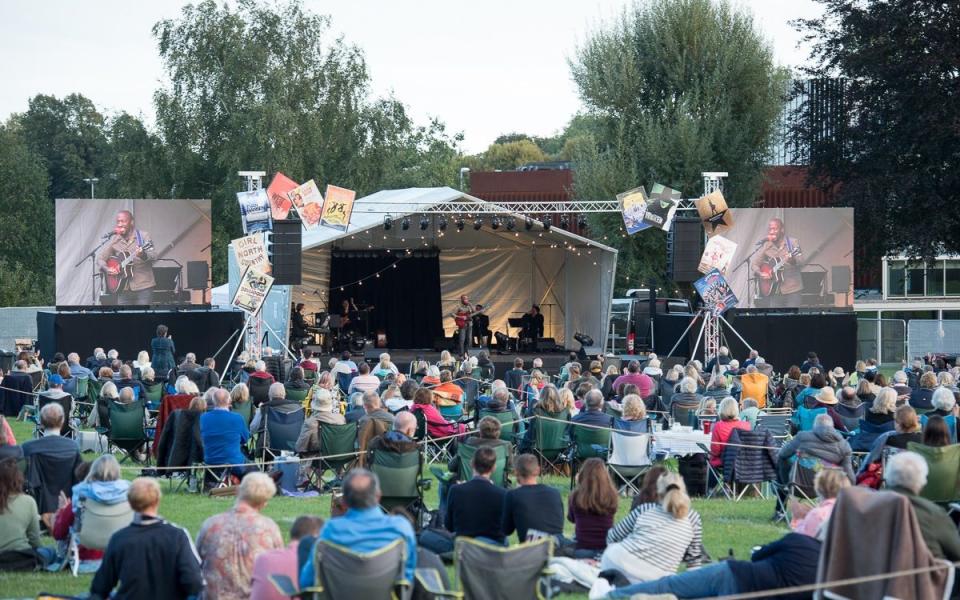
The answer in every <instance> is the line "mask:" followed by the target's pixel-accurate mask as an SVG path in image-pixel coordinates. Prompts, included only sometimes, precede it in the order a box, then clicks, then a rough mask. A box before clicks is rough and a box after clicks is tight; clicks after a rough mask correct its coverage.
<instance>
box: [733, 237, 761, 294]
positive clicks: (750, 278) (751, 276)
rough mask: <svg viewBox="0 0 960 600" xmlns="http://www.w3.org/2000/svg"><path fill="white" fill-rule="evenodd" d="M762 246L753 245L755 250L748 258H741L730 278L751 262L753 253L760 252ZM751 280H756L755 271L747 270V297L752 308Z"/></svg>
mask: <svg viewBox="0 0 960 600" xmlns="http://www.w3.org/2000/svg"><path fill="white" fill-rule="evenodd" d="M764 241H766V240H764ZM760 248H763V244H755V245H754V246H753V252H751V253H750V254H748V255H747V257H746V258H744V259H743V260H741V261H740V263H739V264H737V266H736V267H734V268H733V270H732V271H730V278H731V279H732V278H733V275H734V274H735V273H736V272H737V271H739V270H740V267H742V266H743V265H745V264H747V263H749V262H750V259H752V258H753V255H754V254H756V253H757V252H760ZM751 281H755V279H754V277H753V273H752V272H751V271H747V299H748V300H749V301H750V307H751V308H752V307H753V300H754V298H753V297H752V296H751V295H750V289H751V287H752V286H751V285H750V282H751Z"/></svg>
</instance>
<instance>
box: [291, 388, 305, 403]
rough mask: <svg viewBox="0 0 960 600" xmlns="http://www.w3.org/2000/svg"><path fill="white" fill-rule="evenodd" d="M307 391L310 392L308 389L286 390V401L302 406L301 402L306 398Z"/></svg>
mask: <svg viewBox="0 0 960 600" xmlns="http://www.w3.org/2000/svg"><path fill="white" fill-rule="evenodd" d="M309 391H310V390H309V389H303V390H287V400H293V401H295V402H299V403H300V404H303V401H304V400H305V399H306V397H307V392H309Z"/></svg>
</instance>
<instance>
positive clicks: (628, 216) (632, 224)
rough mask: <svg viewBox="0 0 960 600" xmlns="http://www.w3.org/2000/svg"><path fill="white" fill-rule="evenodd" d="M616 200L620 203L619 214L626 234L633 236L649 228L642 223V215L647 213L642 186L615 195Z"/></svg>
mask: <svg viewBox="0 0 960 600" xmlns="http://www.w3.org/2000/svg"><path fill="white" fill-rule="evenodd" d="M617 200H619V201H620V213H621V214H622V215H623V225H624V227H626V229H627V233H629V234H630V235H633V234H635V233H637V232H638V231H643V230H644V229H646V228H647V227H649V226H650V225H648V224H646V223H644V222H643V215H644V213H646V212H647V192H646V191H645V190H644V189H643V186H642V185H641V186H640V187H637V188H633V189H632V190H628V191H626V192H623V193H622V194H617Z"/></svg>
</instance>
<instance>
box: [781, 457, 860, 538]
mask: <svg viewBox="0 0 960 600" xmlns="http://www.w3.org/2000/svg"><path fill="white" fill-rule="evenodd" d="M849 485H850V478H849V477H847V475H846V473H844V472H843V471H842V470H840V469H823V470H821V471H820V472H819V473H817V476H816V477H815V478H814V479H813V489H814V491H816V493H817V499H818V500H819V502H817V504H816V506H810V505H809V504H805V503H803V502H797V501H796V500H791V501H790V514H791V515H793V519H792V520H791V522H790V528H791V529H793V530H794V531H795V532H797V533H802V534H803V535H808V536H810V537H814V538H815V537H818V536H819V535H820V530H821V528H823V527H824V526H825V525H826V523H827V520H828V519H829V518H830V513H832V512H833V505H834V504H835V503H836V501H837V496H839V495H840V490H842V489H843V488H845V487H848V486H849Z"/></svg>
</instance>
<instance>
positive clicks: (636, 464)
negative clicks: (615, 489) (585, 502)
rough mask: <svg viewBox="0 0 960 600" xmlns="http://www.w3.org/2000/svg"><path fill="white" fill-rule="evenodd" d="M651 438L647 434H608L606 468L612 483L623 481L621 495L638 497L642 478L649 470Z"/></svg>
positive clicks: (626, 432)
mask: <svg viewBox="0 0 960 600" xmlns="http://www.w3.org/2000/svg"><path fill="white" fill-rule="evenodd" d="M652 440H653V436H652V435H650V434H649V433H633V432H629V431H613V432H611V434H610V457H609V458H608V459H607V468H608V469H610V474H611V477H613V476H614V475H615V476H616V478H614V482H616V481H617V480H618V479H619V480H620V481H623V485H621V486H620V488H619V491H620V494H621V495H631V496H633V495H639V494H640V483H641V482H642V479H641V478H642V477H643V476H644V475H645V474H646V472H647V471H648V470H650V466H651V465H652V464H653V462H652V461H651V460H650V445H651V442H652Z"/></svg>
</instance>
